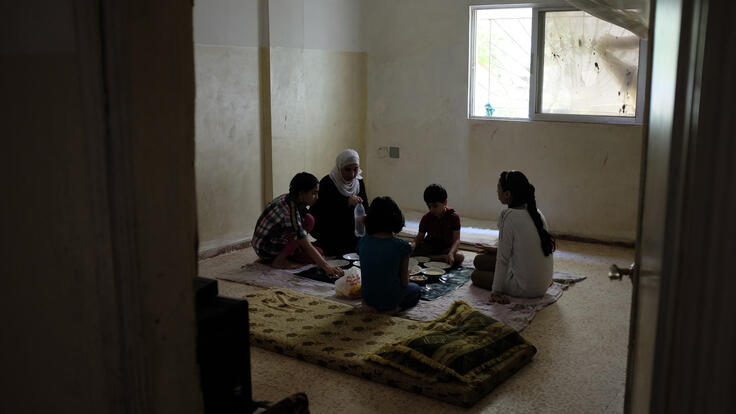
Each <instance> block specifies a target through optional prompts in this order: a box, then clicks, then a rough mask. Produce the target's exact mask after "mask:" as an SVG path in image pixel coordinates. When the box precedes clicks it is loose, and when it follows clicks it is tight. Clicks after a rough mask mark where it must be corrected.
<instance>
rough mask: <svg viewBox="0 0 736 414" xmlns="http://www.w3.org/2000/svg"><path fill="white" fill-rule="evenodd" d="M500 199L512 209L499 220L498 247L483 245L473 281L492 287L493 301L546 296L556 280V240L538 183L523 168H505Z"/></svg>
mask: <svg viewBox="0 0 736 414" xmlns="http://www.w3.org/2000/svg"><path fill="white" fill-rule="evenodd" d="M497 191H498V200H499V201H500V202H501V203H502V204H505V205H508V207H509V208H508V209H505V210H504V211H502V212H501V216H500V217H499V219H498V231H499V235H498V248H494V247H487V246H481V247H483V249H484V253H485V254H479V255H478V256H476V258H475V261H474V264H475V267H476V271H475V272H473V275H472V280H473V284H474V285H476V286H479V287H482V288H484V289H490V290H491V301H492V302H499V303H508V302H509V299H508V297H506V295H508V296H515V297H523V298H533V297H538V296H542V295H544V293H545V292H546V291H547V288H548V287H549V285H550V284H551V283H552V271H553V259H552V252H554V250H555V247H556V246H555V240H554V238H553V237H552V236H551V235H550V234H549V232H548V231H547V222H546V221H545V219H544V216H543V215H542V213H541V212H540V211H539V210H538V209H537V201H536V198H535V195H534V186H533V185H531V184H530V183H529V180H528V179H527V178H526V176H525V175H524V174H523V173H522V172H520V171H504V172H502V173H501V177H500V178H499V180H498V186H497Z"/></svg>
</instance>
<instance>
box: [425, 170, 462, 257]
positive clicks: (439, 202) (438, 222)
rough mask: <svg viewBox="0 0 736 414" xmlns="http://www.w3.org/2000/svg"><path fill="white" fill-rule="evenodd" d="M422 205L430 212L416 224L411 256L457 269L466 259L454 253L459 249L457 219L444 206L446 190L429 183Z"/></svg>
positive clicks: (458, 221) (453, 212)
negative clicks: (426, 257) (428, 259)
mask: <svg viewBox="0 0 736 414" xmlns="http://www.w3.org/2000/svg"><path fill="white" fill-rule="evenodd" d="M424 202H425V203H427V207H428V208H429V212H428V213H427V214H425V215H424V217H422V220H421V221H420V222H419V232H418V233H417V237H416V239H414V244H415V246H414V253H413V255H414V256H428V257H429V258H430V259H432V260H441V261H445V262H447V263H448V264H450V265H451V266H460V265H462V263H463V260H465V256H463V255H462V254H461V253H458V252H457V249H458V247H459V246H460V216H459V215H458V214H457V213H456V212H455V210H453V209H451V208H449V207H447V191H445V189H444V188H442V186H440V185H439V184H430V185H429V186H428V187H427V188H426V189H425V190H424Z"/></svg>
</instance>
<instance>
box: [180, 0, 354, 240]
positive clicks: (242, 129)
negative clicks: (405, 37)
mask: <svg viewBox="0 0 736 414" xmlns="http://www.w3.org/2000/svg"><path fill="white" fill-rule="evenodd" d="M268 3H269V4H268V7H269V15H270V19H269V37H270V45H271V53H270V69H271V79H270V82H271V89H270V91H271V119H272V125H271V128H272V159H273V192H274V196H276V195H279V194H282V193H285V192H287V191H288V188H289V181H290V180H291V177H292V176H293V175H294V174H295V173H297V172H300V171H309V172H311V173H313V174H315V175H316V176H318V177H319V178H321V177H322V176H324V175H325V174H327V173H328V172H329V170H330V169H331V168H332V165H333V164H334V162H335V157H336V156H337V154H338V153H339V152H340V151H342V150H343V149H345V148H355V149H356V150H358V151H359V152H361V153H363V152H364V151H363V150H364V147H365V145H364V141H365V138H364V135H365V134H364V132H365V116H366V71H365V70H366V57H365V52H364V46H363V41H362V36H361V30H360V28H361V23H362V19H361V1H360V0H271V1H269V2H268ZM194 29H195V30H194V35H195V59H196V77H197V79H196V80H197V103H196V111H197V112H196V132H197V159H196V168H197V202H198V206H197V207H198V213H199V238H200V251H207V250H212V249H217V248H219V247H223V246H227V245H230V244H233V243H236V242H239V241H241V240H244V239H248V238H250V237H251V235H252V233H253V229H254V227H255V222H256V220H257V219H258V216H259V215H260V213H261V211H262V209H263V206H264V205H265V203H267V202H268V201H270V200H261V180H262V179H263V177H262V170H261V168H262V167H261V154H260V151H261V138H260V133H261V125H260V118H259V116H260V115H259V89H258V86H259V79H258V65H259V60H258V59H259V57H258V42H259V40H258V0H248V1H235V0H227V1H225V0H197V1H196V2H195V8H194Z"/></svg>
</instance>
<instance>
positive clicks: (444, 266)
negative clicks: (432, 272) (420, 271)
mask: <svg viewBox="0 0 736 414" xmlns="http://www.w3.org/2000/svg"><path fill="white" fill-rule="evenodd" d="M424 267H435V268H437V269H449V268H451V267H452V266H450V264H449V263H445V262H426V263H424Z"/></svg>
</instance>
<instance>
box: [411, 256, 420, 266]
mask: <svg viewBox="0 0 736 414" xmlns="http://www.w3.org/2000/svg"><path fill="white" fill-rule="evenodd" d="M414 266H419V262H418V261H417V259H415V258H413V257H410V258H409V268H412V267H414Z"/></svg>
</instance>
